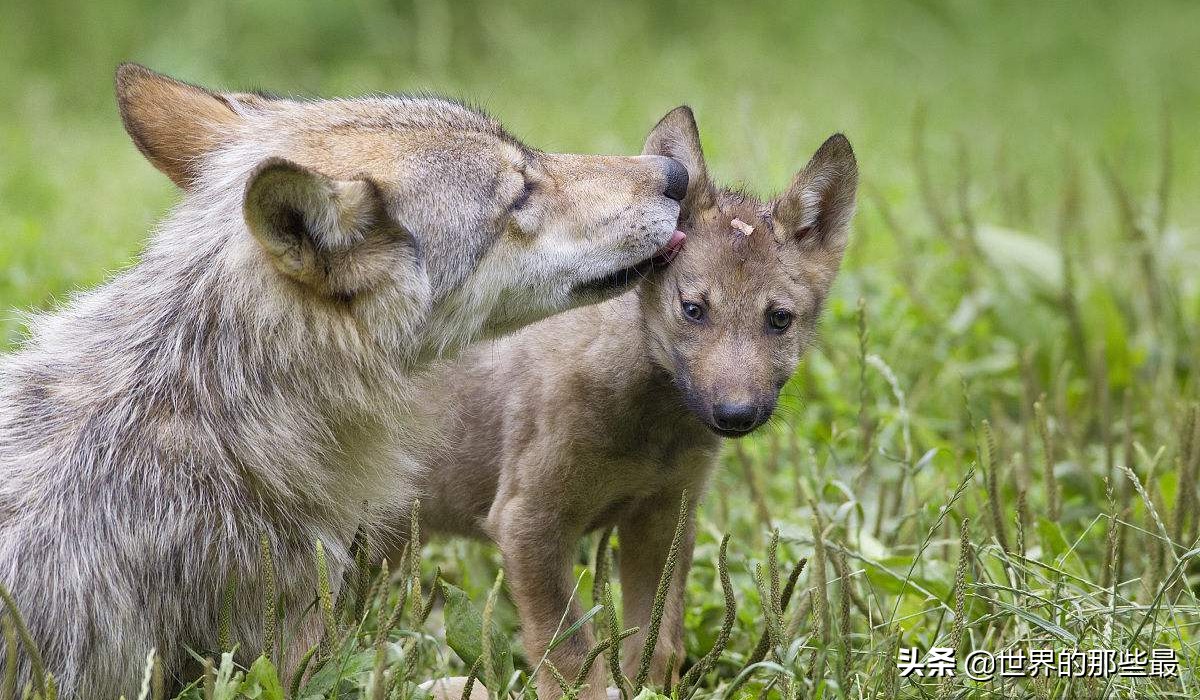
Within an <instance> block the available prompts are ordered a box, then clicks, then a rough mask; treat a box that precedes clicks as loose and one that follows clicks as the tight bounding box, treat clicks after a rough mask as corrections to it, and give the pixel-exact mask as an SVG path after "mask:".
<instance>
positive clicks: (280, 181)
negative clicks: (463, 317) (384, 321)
mask: <svg viewBox="0 0 1200 700" xmlns="http://www.w3.org/2000/svg"><path fill="white" fill-rule="evenodd" d="M243 210H244V214H245V217H246V225H247V226H248V227H249V229H250V232H251V233H252V234H253V235H254V237H255V238H256V239H257V240H258V242H259V244H260V245H261V246H262V247H263V249H264V250H266V252H267V254H268V255H269V256H270V258H271V262H272V263H273V264H274V266H275V268H276V269H278V270H279V271H280V272H281V273H283V274H284V275H286V276H288V277H291V278H292V279H294V280H296V281H298V282H301V283H304V284H307V285H310V286H312V287H314V288H316V289H317V290H321V291H325V292H327V293H331V294H346V293H353V292H354V291H356V290H357V289H358V288H361V287H362V286H364V285H366V284H369V283H370V278H371V276H372V274H373V272H374V271H373V270H371V269H370V268H371V267H372V266H373V265H374V264H375V263H377V262H378V263H381V264H384V263H386V260H388V259H389V257H390V256H388V255H386V254H378V253H384V252H385V251H388V250H389V249H391V248H394V247H395V246H391V245H389V243H396V244H399V246H400V247H404V248H405V249H406V251H407V253H406V255H407V256H408V259H409V260H415V258H416V257H417V255H418V252H417V245H416V241H415V239H414V238H413V237H412V236H411V235H409V234H408V233H407V232H405V231H404V230H403V229H402V228H401V227H400V226H399V225H398V224H397V223H395V222H394V221H393V220H392V219H391V217H390V216H389V215H388V214H387V206H386V203H385V201H384V197H383V194H382V193H381V192H380V190H379V187H378V186H377V185H376V184H375V183H373V182H371V181H370V180H365V179H363V180H334V179H332V178H329V177H326V176H325V175H322V174H320V173H317V172H315V171H312V170H309V169H308V168H305V167H303V166H301V165H297V164H296V163H293V162H291V161H289V160H285V159H283V158H269V159H267V160H265V161H263V163H262V164H260V165H259V166H258V168H257V169H256V170H255V171H254V173H253V174H251V176H250V180H249V182H248V183H247V185H246V197H245V202H244V204H243ZM379 231H386V232H388V233H389V234H391V235H389V236H385V237H379V236H374V237H372V236H370V235H369V234H371V233H373V232H379ZM381 240H386V241H388V242H389V243H383V242H381ZM360 252H361V253H362V255H359V253H360ZM392 252H395V251H394V250H392ZM385 266H386V265H385ZM379 272H381V273H386V271H379Z"/></svg>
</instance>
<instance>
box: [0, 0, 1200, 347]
mask: <svg viewBox="0 0 1200 700" xmlns="http://www.w3.org/2000/svg"><path fill="white" fill-rule="evenodd" d="M0 17H2V18H3V19H2V21H0V46H4V50H3V54H4V60H3V61H2V62H0V92H2V99H0V306H3V307H5V308H11V307H22V308H24V307H42V306H45V305H47V304H48V303H50V302H51V300H52V297H54V295H58V294H61V293H63V292H64V291H65V290H69V289H72V288H75V287H77V286H80V285H89V284H92V283H95V282H97V281H99V280H101V279H103V278H104V277H105V276H106V275H107V274H108V273H109V271H110V270H111V269H113V268H115V267H119V266H121V265H123V264H125V262H126V261H127V260H129V259H130V256H131V255H132V254H133V253H135V251H136V250H137V249H138V247H139V246H140V245H141V243H142V241H143V239H144V237H145V234H146V231H147V229H148V227H149V226H150V225H151V224H152V223H153V222H154V221H155V220H156V219H158V218H159V217H160V216H161V215H162V214H163V212H164V211H165V209H166V208H167V207H168V206H169V204H170V203H171V202H172V201H173V199H174V198H175V196H176V194H175V193H174V192H173V191H172V188H171V186H170V184H169V183H168V181H167V180H166V178H164V177H162V176H160V175H158V174H157V173H155V172H154V171H153V169H152V168H151V167H150V166H149V165H148V164H146V163H145V162H143V161H142V159H141V157H140V156H139V155H138V153H137V151H136V150H135V149H134V148H133V147H132V145H131V144H130V143H129V142H128V140H127V138H126V136H125V134H124V133H123V131H122V129H121V124H120V121H119V119H118V117H117V113H116V109H115V106H114V100H113V95H112V74H113V69H114V68H115V66H116V65H117V63H118V62H120V61H124V60H135V61H139V62H142V63H145V64H147V65H149V66H150V67H152V68H155V69H157V70H160V71H163V72H166V73H168V74H171V75H175V76H178V77H181V78H184V79H186V80H189V81H193V82H198V83H201V84H204V85H211V86H218V87H228V88H245V87H257V88H266V89H270V90H272V91H276V92H279V93H281V94H288V95H353V94H361V93H364V92H369V91H381V92H399V91H409V90H431V91H435V92H440V93H445V94H449V95H453V96H457V97H462V98H466V99H468V100H471V101H473V102H476V103H479V104H481V105H483V106H485V107H486V108H488V109H489V110H491V111H493V112H494V113H495V114H496V115H497V116H498V117H500V119H501V120H502V121H504V122H505V123H506V124H507V125H509V126H510V127H511V128H512V130H513V131H514V132H515V133H517V134H518V135H519V136H520V137H522V138H524V139H526V140H527V141H529V142H530V143H531V144H533V145H535V146H538V147H542V148H546V149H559V150H574V151H595V152H616V153H629V152H633V151H635V150H636V149H638V148H639V146H640V143H641V139H642V137H643V136H644V134H645V132H646V131H647V130H648V129H649V127H650V126H651V125H653V123H654V122H655V120H656V119H657V118H658V117H659V116H661V114H663V113H664V112H665V111H667V110H668V109H669V108H671V107H673V106H675V105H677V104H680V103H688V104H691V105H692V106H693V107H694V108H695V110H696V113H697V116H698V119H699V123H700V127H701V131H702V132H703V137H704V144H705V147H706V148H707V150H708V153H709V157H710V160H711V166H712V168H713V170H714V171H715V174H716V176H717V177H718V178H720V179H722V180H726V181H738V182H744V183H745V184H747V185H748V186H749V187H751V188H752V189H754V190H757V191H760V192H762V193H769V192H770V191H774V190H777V189H779V188H782V187H783V186H784V184H785V183H786V181H787V178H788V177H789V176H790V174H791V173H792V172H794V171H795V170H796V169H797V168H798V167H800V166H801V165H802V164H803V162H804V160H805V159H806V158H807V156H808V155H809V154H810V153H811V152H812V150H813V149H814V148H815V147H816V145H818V144H819V143H820V141H821V140H822V139H823V138H824V137H825V136H827V135H828V134H830V133H831V132H834V131H844V132H846V133H847V134H848V135H849V136H850V138H851V140H852V142H853V143H854V145H855V148H856V149H857V151H858V153H859V157H860V160H861V163H862V169H863V175H864V181H865V182H866V183H867V184H868V186H871V187H874V188H878V189H879V190H880V191H882V192H885V193H888V194H890V195H899V194H902V193H906V192H912V191H913V186H912V185H913V182H912V168H911V167H910V166H911V160H912V127H913V120H914V114H915V113H916V112H917V110H918V108H919V107H921V106H924V108H925V109H926V111H927V142H928V147H929V153H930V156H931V160H932V164H931V165H932V172H933V176H934V178H936V179H940V180H943V181H945V182H946V183H947V184H948V186H950V185H952V183H953V181H954V179H955V175H954V174H953V173H954V170H953V167H955V166H954V164H955V163H956V162H957V160H958V159H959V155H958V150H959V144H960V142H961V143H965V144H966V145H967V146H968V147H969V151H970V156H971V167H972V168H973V169H975V170H977V171H979V172H981V173H985V174H987V175H989V176H990V175H992V174H994V173H999V174H1000V176H999V179H997V178H993V177H988V181H989V184H988V186H987V187H986V188H984V189H980V190H979V191H978V192H977V193H975V196H976V198H977V199H978V203H979V206H981V207H983V208H984V210H985V211H999V210H1000V209H1003V208H1005V207H1008V208H1010V209H1011V208H1012V207H1013V206H1019V207H1021V208H1024V207H1025V204H1024V203H1021V202H1019V201H1018V200H1014V199H1013V198H1012V197H1009V198H1008V199H1006V198H1005V197H1004V196H1003V195H1004V188H1005V187H1010V188H1011V187H1014V186H1016V185H1015V184H1014V183H1015V182H1016V181H1015V180H1014V181H1011V182H1006V181H1005V180H1004V178H1006V177H1011V174H1012V173H1021V179H1022V180H1023V181H1024V182H1023V183H1017V184H1019V186H1020V188H1021V189H1022V190H1023V191H1027V192H1028V193H1029V197H1028V199H1029V204H1030V206H1029V209H1030V210H1031V211H1032V212H1033V216H1032V218H1033V219H1035V220H1036V219H1037V214H1038V211H1039V209H1040V208H1041V207H1043V206H1044V205H1046V204H1047V203H1048V202H1047V201H1046V198H1045V197H1044V196H1043V193H1046V192H1049V191H1051V190H1053V189H1055V188H1056V187H1057V186H1058V183H1059V181H1060V179H1061V176H1062V162H1063V160H1062V159H1063V156H1064V154H1068V155H1069V156H1070V157H1072V158H1076V159H1079V160H1081V161H1083V162H1085V163H1087V162H1091V161H1094V160H1095V159H1096V158H1097V157H1100V156H1104V157H1106V158H1108V159H1110V160H1111V161H1112V162H1113V163H1115V164H1116V166H1117V167H1118V168H1120V169H1121V170H1122V171H1123V172H1126V173H1128V176H1129V178H1130V179H1131V181H1132V182H1134V183H1143V182H1144V183H1149V182H1150V179H1151V178H1153V177H1154V176H1155V171H1156V168H1157V167H1158V165H1157V162H1158V152H1159V150H1160V148H1159V143H1158V142H1159V140H1160V131H1161V129H1160V126H1159V125H1160V122H1161V121H1162V118H1163V114H1164V111H1169V113H1170V114H1172V115H1174V117H1175V119H1173V123H1172V125H1173V130H1174V133H1173V137H1174V139H1175V140H1176V142H1177V143H1179V144H1196V143H1200V139H1198V138H1197V137H1198V136H1200V119H1197V118H1196V117H1197V116H1198V115H1200V81H1197V80H1196V76H1197V75H1200V51H1198V50H1197V48H1196V47H1197V45H1200V32H1198V31H1197V28H1198V27H1200V4H1197V3H1194V2H1174V3H1166V2H1156V3H1128V2H1094V3H1076V2H1029V3H1025V2H1022V3H1010V2H950V3H939V2H931V1H927V0H908V1H905V2H893V3H877V2H866V1H864V0H853V1H851V2H839V3H805V2H768V3H747V4H741V3H724V2H656V3H647V2H632V1H626V2H597V3H537V2H529V1H525V2H511V3H499V2H442V1H439V0H421V1H419V2H374V1H367V0H353V1H346V2H328V3H296V2H284V1H282V0H271V1H266V2H227V3H208V2H181V1H176V0H166V1H154V2H151V1H149V0H105V1H104V2H83V1H77V2H73V1H69V0H51V1H50V2H46V3H32V2H17V1H16V0H4V3H3V10H2V11H0ZM1198 159H1200V152H1198V150H1197V149H1196V148H1179V149H1176V151H1175V162H1174V169H1175V171H1176V172H1177V174H1178V176H1177V181H1176V186H1177V187H1178V191H1182V192H1188V191H1195V189H1196V185H1197V184H1200V183H1198V182H1197V173H1200V160H1198ZM943 163H946V164H949V165H948V166H947V167H943ZM1010 194H1011V193H1010ZM1020 196H1024V195H1020ZM893 198H894V199H895V200H896V206H897V208H898V210H897V213H898V215H900V216H902V217H903V218H904V219H905V220H914V219H916V217H917V215H918V210H917V209H916V208H914V207H915V206H916V204H917V202H916V200H915V199H913V198H905V197H900V196H896V197H893ZM1051 199H1053V195H1051ZM1014 202H1016V205H1014ZM1176 206H1178V207H1179V208H1180V209H1181V210H1187V211H1186V214H1189V215H1190V214H1192V213H1194V211H1195V201H1194V199H1192V198H1188V199H1186V200H1184V201H1181V202H1178V203H1177V204H1176ZM867 209H868V208H867V207H864V216H870V215H871V212H870V211H867ZM1177 213H1178V214H1179V216H1181V217H1182V216H1184V214H1185V212H1184V211H1179V212H1177ZM1008 214H1010V215H1011V214H1012V212H1008ZM1087 214H1088V216H1093V215H1096V214H1094V213H1093V212H1088V213H1087ZM1109 214H1110V212H1101V213H1100V214H1099V215H1098V216H1101V217H1104V216H1108V215H1109ZM996 218H1003V217H1001V216H999V214H997V216H996ZM927 223H928V222H926V221H915V220H914V221H913V222H912V224H911V226H912V227H914V228H918V229H919V228H920V227H923V226H926V225H927ZM1024 223H1027V224H1034V223H1036V221H1029V222H1024ZM893 253H894V254H900V253H898V252H895V251H892V252H889V251H888V250H887V249H886V247H885V248H884V250H882V251H880V254H883V255H891V254H893ZM6 315H7V314H6ZM4 323H5V325H4V327H3V329H2V333H0V338H2V339H6V340H7V342H8V343H11V342H12V341H13V339H14V335H13V332H14V328H15V325H14V323H13V322H12V321H11V320H5V321H4Z"/></svg>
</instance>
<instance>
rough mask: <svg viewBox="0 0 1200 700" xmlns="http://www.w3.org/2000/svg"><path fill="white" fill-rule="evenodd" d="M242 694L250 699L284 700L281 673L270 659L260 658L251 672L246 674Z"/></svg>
mask: <svg viewBox="0 0 1200 700" xmlns="http://www.w3.org/2000/svg"><path fill="white" fill-rule="evenodd" d="M242 694H243V695H245V696H246V697H248V698H262V700H284V697H283V684H282V683H281V682H280V681H279V673H278V671H276V670H275V665H274V664H272V663H271V660H270V659H268V658H267V657H265V656H260V657H258V659H257V660H256V661H255V662H254V664H253V665H251V666H250V672H249V673H247V674H246V681H245V683H243V684H242Z"/></svg>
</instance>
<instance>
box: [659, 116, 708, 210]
mask: <svg viewBox="0 0 1200 700" xmlns="http://www.w3.org/2000/svg"><path fill="white" fill-rule="evenodd" d="M642 155H647V156H667V157H669V158H674V159H675V160H677V161H679V162H680V163H683V166H684V167H685V168H687V172H688V190H687V195H686V196H685V197H684V198H683V202H682V203H681V204H680V209H681V210H682V211H684V212H689V211H692V210H694V209H695V208H697V207H704V206H707V205H708V204H709V202H710V201H711V197H712V184H711V183H710V182H709V180H708V166H707V165H706V164H705V163H704V152H703V151H702V150H701V149H700V131H699V129H697V128H696V117H695V116H694V115H693V114H692V108H691V107H688V106H687V105H682V106H679V107H676V108H675V109H673V110H671V111H670V112H667V115H666V116H665V117H663V118H662V119H660V120H659V121H658V124H655V125H654V128H653V129H651V130H650V134H649V135H648V136H647V137H646V144H645V145H644V146H642Z"/></svg>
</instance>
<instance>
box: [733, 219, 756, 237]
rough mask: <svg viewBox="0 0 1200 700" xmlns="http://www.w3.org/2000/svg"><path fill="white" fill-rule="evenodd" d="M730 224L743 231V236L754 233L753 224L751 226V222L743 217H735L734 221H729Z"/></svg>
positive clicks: (740, 231)
mask: <svg viewBox="0 0 1200 700" xmlns="http://www.w3.org/2000/svg"><path fill="white" fill-rule="evenodd" d="M729 225H730V226H732V227H733V228H734V229H735V230H736V231H738V232H739V233H741V234H742V235H743V236H749V235H750V234H752V233H754V227H753V226H751V225H750V224H748V223H746V222H745V221H742V220H741V219H738V218H736V217H735V218H734V219H733V221H730V222H729Z"/></svg>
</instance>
